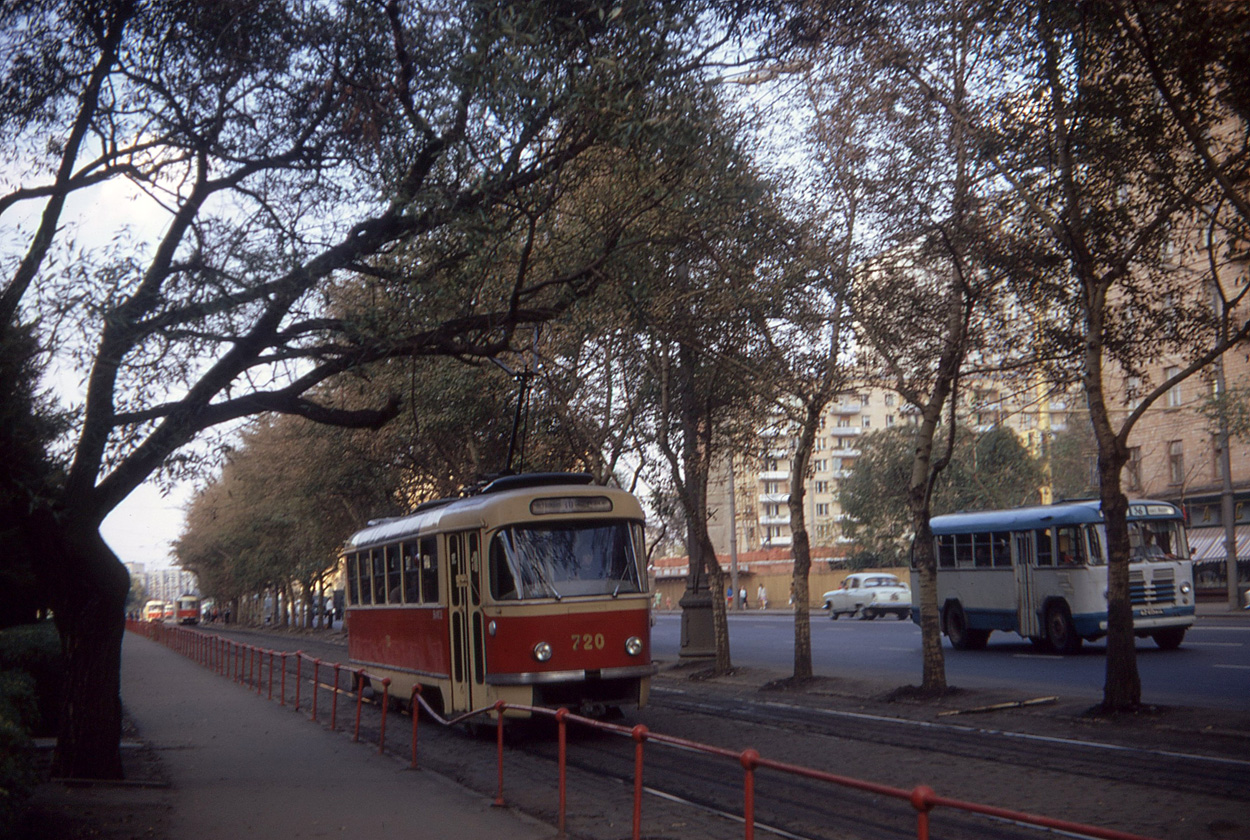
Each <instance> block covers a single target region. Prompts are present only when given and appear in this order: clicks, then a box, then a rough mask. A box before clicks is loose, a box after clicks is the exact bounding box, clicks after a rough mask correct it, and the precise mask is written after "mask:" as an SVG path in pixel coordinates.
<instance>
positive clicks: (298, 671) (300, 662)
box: [282, 650, 317, 717]
mask: <svg viewBox="0 0 1250 840" xmlns="http://www.w3.org/2000/svg"><path fill="white" fill-rule="evenodd" d="M282 674H283V676H285V675H286V668H285V667H283V669H282ZM303 683H304V652H303V651H302V650H297V651H295V711H297V712H298V711H299V700H300V696H299V695H300V689H301V688H302V687H303ZM283 696H284V697H285V696H286V695H285V694H284V695H283ZM316 696H317V685H316V684H315V683H314V684H313V697H314V698H316ZM314 705H315V699H314ZM313 717H316V715H313Z"/></svg>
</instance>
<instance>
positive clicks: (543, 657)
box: [534, 642, 552, 662]
mask: <svg viewBox="0 0 1250 840" xmlns="http://www.w3.org/2000/svg"><path fill="white" fill-rule="evenodd" d="M551 653H552V650H551V644H550V643H549V642H539V643H538V644H536V645H534V658H535V659H537V660H538V661H539V662H546V661H547V660H548V659H550V658H551Z"/></svg>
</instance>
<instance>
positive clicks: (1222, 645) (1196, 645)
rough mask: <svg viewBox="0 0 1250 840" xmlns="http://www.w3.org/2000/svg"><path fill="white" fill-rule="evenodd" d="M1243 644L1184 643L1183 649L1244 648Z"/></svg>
mask: <svg viewBox="0 0 1250 840" xmlns="http://www.w3.org/2000/svg"><path fill="white" fill-rule="evenodd" d="M1245 646H1246V644H1245V642H1186V643H1185V647H1245Z"/></svg>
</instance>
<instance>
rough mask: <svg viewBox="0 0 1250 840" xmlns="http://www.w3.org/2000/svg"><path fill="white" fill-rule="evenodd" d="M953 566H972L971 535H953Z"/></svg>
mask: <svg viewBox="0 0 1250 840" xmlns="http://www.w3.org/2000/svg"><path fill="white" fill-rule="evenodd" d="M955 565H957V566H971V565H972V534H956V535H955Z"/></svg>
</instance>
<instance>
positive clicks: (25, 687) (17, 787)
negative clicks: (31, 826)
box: [0, 622, 64, 837]
mask: <svg viewBox="0 0 1250 840" xmlns="http://www.w3.org/2000/svg"><path fill="white" fill-rule="evenodd" d="M63 671H64V665H63V662H62V660H61V648H60V642H59V640H58V638H57V634H56V628H55V627H53V625H52V622H42V623H40V624H36V625H26V626H20V627H13V628H10V629H7V630H4V631H0V837H8V836H11V835H12V833H13V832H14V831H15V829H16V826H17V823H18V821H19V820H20V819H21V817H22V813H23V811H24V808H25V804H26V800H27V799H28V798H29V797H30V793H31V791H32V790H33V789H34V786H35V784H36V782H37V780H38V777H37V773H36V770H35V761H34V751H33V749H32V745H31V735H32V734H48V733H50V732H51V731H53V730H52V729H51V728H50V726H49V724H55V720H56V715H55V709H56V707H57V704H58V703H59V701H60V691H59V689H60V685H61V675H62V673H63Z"/></svg>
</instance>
